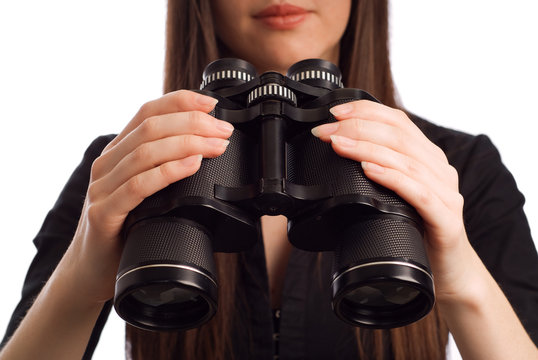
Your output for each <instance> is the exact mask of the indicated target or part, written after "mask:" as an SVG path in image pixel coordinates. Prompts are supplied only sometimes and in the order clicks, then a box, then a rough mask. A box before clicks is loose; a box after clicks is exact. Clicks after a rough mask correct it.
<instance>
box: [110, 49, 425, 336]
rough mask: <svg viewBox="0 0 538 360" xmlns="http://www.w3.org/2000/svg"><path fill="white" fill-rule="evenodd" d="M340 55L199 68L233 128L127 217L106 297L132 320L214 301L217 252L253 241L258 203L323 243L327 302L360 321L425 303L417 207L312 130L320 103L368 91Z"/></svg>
mask: <svg viewBox="0 0 538 360" xmlns="http://www.w3.org/2000/svg"><path fill="white" fill-rule="evenodd" d="M341 78H342V77H341V73H340V70H339V69H338V67H337V66H336V65H334V64H332V63H330V62H328V61H325V60H320V59H308V60H304V61H301V62H298V63H296V64H294V65H293V66H291V67H290V68H289V70H288V73H287V75H286V76H284V75H282V74H280V73H277V72H266V73H263V74H261V75H257V73H256V69H255V68H254V66H253V65H251V64H249V63H248V62H246V61H243V60H240V59H220V60H216V61H214V62H212V63H211V64H209V65H208V66H207V67H206V68H205V70H204V73H203V79H202V84H201V86H200V90H198V91H199V92H200V93H203V94H205V95H209V96H212V97H214V98H216V99H218V104H217V105H216V107H215V109H214V110H213V112H212V113H211V115H213V116H215V117H216V118H218V119H221V120H225V121H228V122H230V123H232V124H233V125H234V127H235V130H234V132H233V134H232V136H231V137H230V144H229V145H228V147H227V149H226V151H225V152H224V154H223V155H221V156H219V157H216V158H212V159H203V160H202V164H201V167H200V169H199V171H198V172H196V173H195V174H194V175H192V176H190V177H187V178H185V179H183V180H180V181H178V182H176V183H174V184H171V185H170V186H168V187H167V188H165V189H163V190H161V191H159V192H157V193H156V194H154V195H152V196H150V197H148V198H146V199H145V200H144V201H143V202H142V203H141V204H140V205H139V206H138V207H137V208H135V209H134V210H133V211H131V212H130V213H129V215H128V217H127V219H126V221H125V224H124V229H123V236H124V239H125V247H124V250H123V254H122V258H121V262H120V265H119V270H118V274H117V278H116V292H115V297H114V307H115V309H116V311H117V313H118V314H119V316H120V317H122V318H123V319H124V320H126V321H127V322H129V323H130V324H132V325H134V326H137V327H140V328H143V329H149V330H186V329H190V328H194V327H198V326H200V325H202V324H203V323H204V322H206V321H208V320H209V319H210V318H211V317H212V316H213V315H214V314H215V312H216V311H217V294H218V279H217V277H216V275H215V274H216V271H215V264H214V259H213V253H214V252H241V251H245V250H248V249H249V248H251V247H252V246H253V245H254V244H255V243H256V242H257V241H260V239H261V236H260V217H261V216H263V215H285V216H286V217H287V219H288V239H289V241H290V242H291V244H292V245H293V246H295V247H297V248H299V249H303V250H308V251H316V252H320V251H331V252H333V253H334V260H333V274H332V282H331V284H327V286H331V291H332V307H333V310H334V312H335V314H336V315H337V316H338V317H339V318H340V319H342V320H343V321H345V322H347V323H349V324H352V325H355V326H364V327H371V328H392V327H398V326H403V325H407V324H409V323H412V322H414V321H416V320H418V319H420V318H422V317H423V316H425V315H426V314H427V313H428V312H429V311H430V310H431V308H432V307H433V304H434V300H435V296H434V287H433V278H432V273H431V270H430V266H429V263H428V259H427V256H426V251H425V248H424V244H423V232H424V230H423V226H422V219H421V218H420V217H419V215H418V214H417V212H416V211H415V209H413V208H412V207H411V206H410V205H409V204H407V203H406V202H405V201H404V200H402V199H401V198H400V197H399V196H398V195H396V194H395V193H394V192H392V191H390V190H388V189H386V188H384V187H382V186H380V185H378V184H376V183H374V182H373V181H371V180H369V179H368V178H367V177H366V176H365V175H364V172H363V170H362V168H361V165H360V164H359V163H357V162H355V161H352V160H349V159H345V158H342V157H340V156H338V155H337V154H336V153H335V152H334V150H333V149H332V147H331V145H330V144H328V143H324V142H322V141H320V140H319V139H317V138H316V137H314V136H313V135H312V134H311V132H310V130H311V129H312V128H313V127H315V126H318V125H320V124H324V123H328V122H334V121H336V120H335V118H334V117H333V116H332V115H331V113H330V112H329V109H330V108H331V107H333V106H335V105H338V104H342V103H346V102H350V101H355V100H370V101H377V100H376V99H375V98H374V97H373V96H371V95H370V94H368V93H367V92H365V91H363V90H359V89H350V88H344V87H343V85H342V81H341Z"/></svg>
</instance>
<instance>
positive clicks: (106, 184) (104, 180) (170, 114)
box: [64, 90, 233, 301]
mask: <svg viewBox="0 0 538 360" xmlns="http://www.w3.org/2000/svg"><path fill="white" fill-rule="evenodd" d="M216 103H217V101H216V100H215V99H213V98H211V97H208V96H204V95H201V94H197V93H195V92H191V91H184V90H180V91H176V92H172V93H169V94H167V95H165V96H163V97H161V98H159V99H157V100H154V101H151V102H148V103H146V104H144V105H143V106H142V107H141V108H140V110H139V112H138V113H137V114H136V116H135V117H134V118H133V120H132V121H131V122H130V123H129V124H128V125H127V127H126V128H125V129H124V130H123V131H122V132H121V133H120V134H119V135H118V136H117V137H116V138H115V139H114V140H113V141H112V142H111V143H110V144H109V145H108V146H107V147H106V148H105V149H104V151H103V152H102V154H101V156H100V157H99V158H97V159H96V160H95V162H94V163H93V165H92V169H91V178H90V184H89V188H88V193H87V196H86V199H85V203H84V207H83V209H82V214H81V217H80V222H79V225H78V229H77V231H76V234H75V237H74V240H73V243H72V245H71V247H70V248H69V250H68V252H67V255H66V258H64V260H65V261H66V262H68V264H71V265H75V266H73V268H72V270H73V271H75V272H76V274H77V276H78V277H79V281H80V283H82V284H84V288H83V289H79V290H80V291H83V292H84V293H85V297H86V298H87V299H88V300H90V301H106V300H108V299H110V298H111V297H112V296H113V294H114V279H115V275H116V271H117V267H118V264H119V260H120V257H121V250H122V247H123V244H122V242H121V239H120V231H121V229H122V226H123V222H124V220H125V218H126V216H127V214H128V213H129V211H131V210H132V209H134V208H135V207H136V206H137V205H138V204H140V203H141V202H142V201H143V200H144V199H145V198H146V197H148V196H150V195H152V194H154V193H155V192H157V191H159V190H161V189H163V188H165V187H166V186H167V185H169V184H171V183H173V182H176V181H178V180H181V179H183V178H186V177H188V176H190V175H192V174H194V173H195V172H196V171H197V170H198V169H199V167H200V163H201V160H202V157H216V156H219V155H221V154H222V153H223V152H224V151H225V149H226V146H227V144H228V140H227V139H228V137H229V136H230V135H231V134H232V132H233V126H232V125H231V124H230V123H228V122H225V121H221V120H217V119H216V118H214V117H212V116H210V115H208V112H210V111H211V110H212V109H213V108H214V106H215V104H216Z"/></svg>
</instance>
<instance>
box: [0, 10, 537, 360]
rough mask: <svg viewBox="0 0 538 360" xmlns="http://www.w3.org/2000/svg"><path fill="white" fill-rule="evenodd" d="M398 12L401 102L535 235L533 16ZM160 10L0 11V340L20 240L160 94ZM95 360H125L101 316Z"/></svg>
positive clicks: (26, 256)
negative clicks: (451, 133)
mask: <svg viewBox="0 0 538 360" xmlns="http://www.w3.org/2000/svg"><path fill="white" fill-rule="evenodd" d="M507 4H508V3H507V2H506V1H485V0H484V1H463V0H455V1H450V2H440V1H426V0H406V1H393V4H392V10H393V12H392V15H391V17H392V26H391V30H392V41H391V46H392V63H393V71H394V77H395V81H396V85H397V87H398V90H399V93H400V96H401V98H402V100H403V104H404V105H405V106H406V107H407V108H408V109H409V110H411V111H413V112H415V113H417V114H418V115H421V116H423V117H426V118H427V119H429V120H431V121H433V122H435V123H438V124H441V125H444V126H448V127H452V128H456V129H460V130H464V131H466V132H470V133H473V134H478V133H485V134H487V135H489V136H490V137H491V139H492V140H493V142H494V143H495V144H496V145H497V146H498V148H499V149H500V150H501V154H502V156H503V160H504V162H505V164H506V165H507V166H508V168H509V169H510V170H511V171H512V173H513V174H514V176H515V177H516V179H517V181H518V185H519V187H520V189H521V190H522V192H523V193H524V194H525V195H526V198H527V204H526V206H525V209H526V212H527V216H528V218H529V221H530V223H531V228H532V229H534V233H535V234H536V231H537V230H536V228H537V226H538V191H537V190H536V185H535V184H536V177H537V170H536V156H537V154H538V151H536V143H537V141H536V139H537V135H536V133H535V131H536V126H535V123H537V120H538V115H537V110H536V104H537V101H536V99H535V97H536V96H537V95H538V94H537V91H536V85H537V83H538V70H537V68H536V66H537V64H538V52H537V46H536V34H538V25H537V24H538V22H537V21H536V17H537V15H538V5H537V4H536V3H535V2H531V1H524V0H513V1H511V2H510V3H509V5H507ZM164 19H165V2H164V1H163V0H161V1H151V2H150V1H140V0H131V1H127V0H122V1H104V0H97V1H92V2H76V1H73V0H71V1H67V0H63V1H62V0H51V1H37V0H30V1H18V2H15V1H11V2H7V1H5V2H2V3H0V52H1V54H0V119H1V123H0V134H1V137H0V139H1V141H0V164H1V170H0V171H1V176H0V199H1V201H0V229H2V232H1V233H2V235H1V236H0V281H1V282H2V286H1V287H0V288H1V289H2V290H1V293H0V333H2V334H3V329H4V327H5V326H6V325H7V322H8V320H9V317H10V315H11V312H12V311H13V309H14V307H15V306H16V304H17V302H18V300H19V296H20V295H19V294H20V289H21V286H22V283H23V279H24V276H25V273H26V270H27V268H28V266H29V264H30V262H31V260H32V258H33V256H34V253H35V250H34V247H33V245H32V242H31V240H32V239H33V237H34V235H35V234H36V233H37V231H38V230H39V228H40V226H41V223H42V221H43V219H44V217H45V215H46V213H47V211H48V210H49V209H50V208H51V207H52V205H53V204H54V201H55V200H56V197H57V195H58V194H59V192H60V190H61V189H62V187H63V185H64V183H65V181H66V180H67V178H68V176H69V175H70V173H71V171H72V170H73V169H74V168H75V166H76V165H77V164H78V162H79V161H80V159H81V156H82V153H83V151H84V150H85V149H86V147H87V145H88V144H89V143H90V142H91V140H92V139H94V138H95V137H96V136H98V135H100V134H108V133H117V132H119V131H120V130H121V129H122V127H123V126H124V125H125V124H126V122H127V121H128V120H129V119H130V118H131V117H132V115H133V114H134V113H135V112H136V111H137V110H138V108H139V106H140V105H141V104H143V103H144V102H146V101H148V100H150V99H153V98H156V97H158V96H160V94H161V89H162V68H163V57H164ZM110 319H111V320H110V321H109V324H107V327H106V328H105V332H104V333H103V336H102V339H101V342H100V344H99V346H98V350H97V352H96V355H95V357H94V358H95V359H119V358H123V334H124V333H123V324H122V322H121V321H119V320H118V318H117V316H116V315H115V313H114V312H112V314H111V317H110Z"/></svg>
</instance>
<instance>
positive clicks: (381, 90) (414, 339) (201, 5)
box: [126, 0, 448, 360]
mask: <svg viewBox="0 0 538 360" xmlns="http://www.w3.org/2000/svg"><path fill="white" fill-rule="evenodd" d="M166 29H167V32H166V40H167V41H166V44H167V47H166V59H165V79H164V92H165V93H166V92H170V91H174V90H177V89H193V88H197V87H198V85H199V83H200V79H201V74H202V71H203V69H204V67H205V65H207V64H208V63H209V62H211V61H213V60H215V59H217V58H218V57H219V54H220V52H219V49H220V48H221V46H220V44H219V40H218V39H217V37H216V35H215V29H214V26H213V19H212V12H211V1H210V0H169V1H168V16H167V28H166ZM388 29H389V26H388V0H354V1H353V5H352V9H351V16H350V19H349V23H348V26H347V29H346V31H345V33H344V35H343V37H342V41H341V45H340V63H339V64H338V65H339V67H340V69H341V70H342V73H343V81H344V84H345V85H346V86H347V87H355V88H361V89H364V90H366V91H368V92H370V93H371V94H373V95H374V96H375V97H377V98H378V99H379V100H380V101H381V102H382V103H384V104H386V105H388V106H392V107H398V101H397V98H396V94H395V89H394V85H393V80H392V74H391V68H390V61H389V49H388V39H389V34H388ZM215 258H216V262H217V276H218V278H219V282H220V283H219V304H218V306H219V311H218V312H217V315H215V317H214V318H213V319H212V320H211V321H209V322H208V323H207V324H205V325H203V326H201V327H200V328H197V329H193V330H189V331H186V332H166V333H165V332H163V333H161V332H149V331H144V330H140V329H137V328H134V327H132V326H129V325H127V332H126V336H127V339H126V340H127V342H126V351H127V356H128V358H132V359H149V358H159V359H172V358H185V359H227V358H232V357H233V354H232V351H233V349H232V343H231V341H232V340H231V336H230V334H231V329H232V322H233V318H232V317H233V313H234V303H235V302H236V296H237V292H240V289H236V287H235V281H236V278H237V272H238V264H239V262H240V261H241V257H240V256H239V255H237V254H215ZM224 274H226V275H224ZM356 338H357V348H358V353H359V356H360V358H363V359H380V360H381V359H387V358H393V359H444V358H445V348H446V344H447V339H448V330H447V327H446V325H445V323H444V321H443V320H442V318H441V317H440V315H439V312H438V311H437V309H435V310H434V311H432V312H431V313H430V314H429V315H428V316H426V317H425V318H424V319H422V320H421V321H418V322H416V323H414V324H412V325H409V326H406V327H402V328H397V329H391V330H365V329H360V328H357V329H356Z"/></svg>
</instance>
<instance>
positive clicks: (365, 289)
mask: <svg viewBox="0 0 538 360" xmlns="http://www.w3.org/2000/svg"><path fill="white" fill-rule="evenodd" d="M419 293H420V292H419V291H418V290H417V289H415V288H412V287H409V286H406V285H402V284H395V283H393V282H374V283H371V284H368V285H365V286H361V287H358V288H356V289H355V290H352V291H350V292H349V293H348V294H347V295H346V296H345V299H344V301H346V302H347V303H349V304H350V305H354V306H371V307H374V308H377V307H379V308H390V307H393V308H395V309H396V308H398V307H400V306H401V305H405V304H407V303H409V302H410V301H412V300H413V299H415V298H416V297H417V296H418V294H419Z"/></svg>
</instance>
